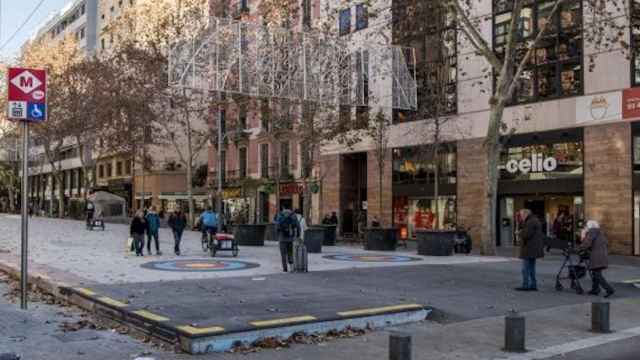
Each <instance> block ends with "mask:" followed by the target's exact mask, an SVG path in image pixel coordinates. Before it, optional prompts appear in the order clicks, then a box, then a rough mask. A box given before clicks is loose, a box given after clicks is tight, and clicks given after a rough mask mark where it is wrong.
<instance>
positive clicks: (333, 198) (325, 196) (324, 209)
mask: <svg viewBox="0 0 640 360" xmlns="http://www.w3.org/2000/svg"><path fill="white" fill-rule="evenodd" d="M340 170H341V166H340V155H338V154H336V155H325V156H322V157H320V178H321V179H322V186H321V188H320V216H319V218H320V221H322V218H324V216H325V215H326V214H331V212H332V211H335V212H336V213H338V214H339V213H340Z"/></svg>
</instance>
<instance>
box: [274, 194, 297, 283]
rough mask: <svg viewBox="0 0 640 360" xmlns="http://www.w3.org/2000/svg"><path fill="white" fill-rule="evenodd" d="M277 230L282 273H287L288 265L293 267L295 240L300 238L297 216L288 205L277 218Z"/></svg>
mask: <svg viewBox="0 0 640 360" xmlns="http://www.w3.org/2000/svg"><path fill="white" fill-rule="evenodd" d="M276 229H277V232H278V242H279V245H280V256H281V258H282V271H284V272H287V271H288V267H287V264H291V265H293V240H294V239H296V238H297V237H299V236H300V223H299V222H298V218H297V217H296V214H295V213H294V212H293V211H291V210H290V209H288V208H287V206H286V205H284V206H283V207H282V211H281V212H280V213H279V214H278V215H277V216H276Z"/></svg>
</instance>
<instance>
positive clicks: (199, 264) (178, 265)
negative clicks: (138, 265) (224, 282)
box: [142, 259, 260, 272]
mask: <svg viewBox="0 0 640 360" xmlns="http://www.w3.org/2000/svg"><path fill="white" fill-rule="evenodd" d="M259 266H260V265H259V264H255V263H250V262H246V261H238V260H218V259H184V260H183V259H179V260H166V261H152V262H148V263H146V264H142V267H143V268H145V269H150V270H160V271H184V272H208V271H234V270H245V269H251V268H256V267H259Z"/></svg>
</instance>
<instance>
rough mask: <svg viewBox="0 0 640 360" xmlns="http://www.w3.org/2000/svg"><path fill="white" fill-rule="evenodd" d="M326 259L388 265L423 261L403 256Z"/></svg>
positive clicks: (346, 256) (367, 255)
mask: <svg viewBox="0 0 640 360" xmlns="http://www.w3.org/2000/svg"><path fill="white" fill-rule="evenodd" d="M324 258H325V259H329V260H339V261H354V262H387V263H401V262H410V261H420V260H422V259H420V258H416V257H411V256H403V255H373V254H372V255H370V254H354V255H348V254H340V255H327V256H324Z"/></svg>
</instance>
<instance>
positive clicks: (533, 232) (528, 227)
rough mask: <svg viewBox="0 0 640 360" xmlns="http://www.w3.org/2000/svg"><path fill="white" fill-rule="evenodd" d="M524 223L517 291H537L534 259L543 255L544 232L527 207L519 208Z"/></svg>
mask: <svg viewBox="0 0 640 360" xmlns="http://www.w3.org/2000/svg"><path fill="white" fill-rule="evenodd" d="M520 213H521V219H523V221H524V224H523V225H522V229H521V230H520V258H521V259H522V286H521V287H518V288H516V290H518V291H538V284H537V282H536V259H539V258H542V257H544V232H543V231H542V224H541V223H540V220H538V217H537V216H536V215H534V214H532V213H531V210H529V209H523V210H520Z"/></svg>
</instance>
